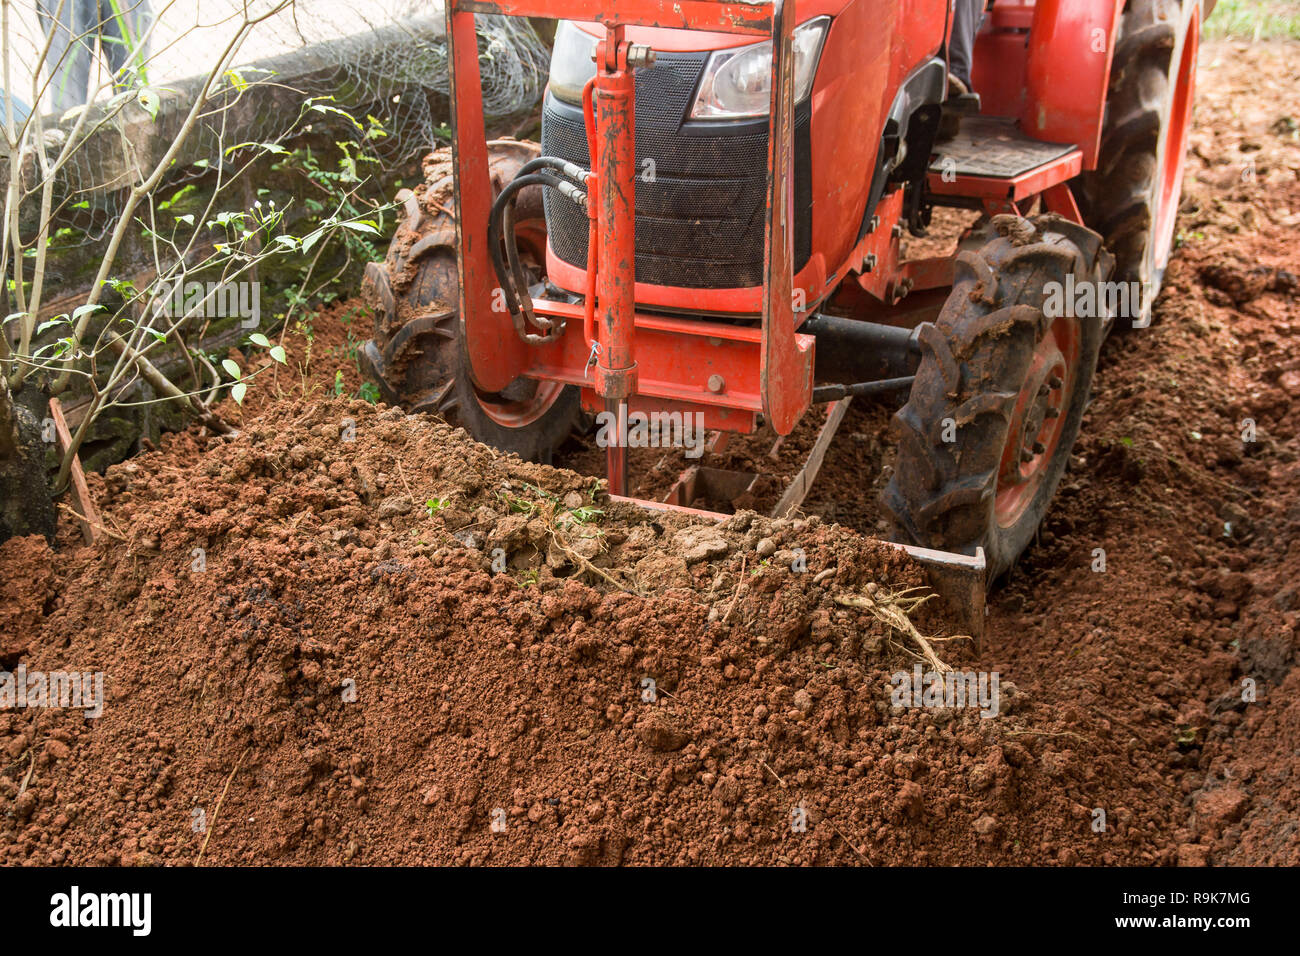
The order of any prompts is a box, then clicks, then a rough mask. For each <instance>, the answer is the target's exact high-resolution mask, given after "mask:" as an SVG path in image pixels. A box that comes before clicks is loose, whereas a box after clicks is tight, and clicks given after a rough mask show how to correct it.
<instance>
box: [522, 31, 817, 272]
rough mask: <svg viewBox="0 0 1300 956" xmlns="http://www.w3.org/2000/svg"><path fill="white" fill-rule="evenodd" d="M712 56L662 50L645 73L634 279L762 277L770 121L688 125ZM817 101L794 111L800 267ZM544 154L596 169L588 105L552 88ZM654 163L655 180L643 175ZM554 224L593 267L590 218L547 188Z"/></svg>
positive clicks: (559, 246) (562, 251)
mask: <svg viewBox="0 0 1300 956" xmlns="http://www.w3.org/2000/svg"><path fill="white" fill-rule="evenodd" d="M706 58H707V54H702V53H675V54H673V53H661V54H659V56H658V58H657V60H656V61H655V65H654V66H653V67H652V68H650V69H648V70H641V71H640V72H638V74H637V85H636V97H637V100H636V102H637V108H636V156H637V170H638V176H637V184H636V279H637V281H638V282H644V283H649V284H651V285H663V286H672V287H676V288H687V289H729V288H745V287H749V286H757V285H762V283H763V219H764V213H765V209H766V203H767V123H768V121H767V117H762V118H759V119H747V120H728V121H715V122H700V121H692V122H684V120H685V117H686V115H687V113H688V112H689V111H690V108H691V104H692V103H693V102H694V99H695V89H696V85H697V82H698V80H699V76H700V73H701V71H702V70H703V68H704V62H705V59H706ZM810 116H811V103H810V101H807V100H805V101H804V103H803V104H801V105H800V106H799V107H797V108H796V110H795V128H794V258H795V262H794V268H795V271H796V272H797V271H798V270H799V269H801V268H803V266H804V265H805V264H806V263H807V262H808V257H809V255H810V254H811V248H812V187H811V181H810V176H809V169H810V168H811V162H810V160H811V152H812V150H811V141H810V136H809V127H810ZM542 151H543V152H544V153H545V154H546V155H548V156H559V157H561V158H563V159H567V160H570V161H572V162H575V163H578V164H579V165H582V166H586V167H590V165H591V164H590V162H589V160H588V157H587V134H586V129H585V126H584V124H583V120H582V109H581V108H580V107H577V106H571V105H569V104H568V103H563V102H561V101H559V100H557V99H555V97H553V96H550V95H549V94H548V95H547V97H546V102H545V104H544V106H543V110H542ZM647 159H650V160H653V161H654V172H655V177H654V180H655V181H654V182H646V181H645V180H644V177H643V176H642V175H641V172H642V171H643V170H645V169H646V164H645V161H646V160H647ZM546 225H547V229H548V231H549V233H550V241H551V247H552V248H553V249H554V250H555V254H556V255H557V256H559V257H560V258H561V259H563V260H564V261H565V262H567V263H569V264H570V265H573V266H577V267H578V268H580V269H585V268H586V265H587V218H586V217H585V216H584V215H583V214H582V213H581V212H579V211H578V209H577V208H576V207H574V206H573V205H572V204H571V203H568V202H565V201H563V200H560V201H558V202H557V201H555V200H554V199H553V198H552V197H551V195H550V194H549V190H548V191H547V196H546Z"/></svg>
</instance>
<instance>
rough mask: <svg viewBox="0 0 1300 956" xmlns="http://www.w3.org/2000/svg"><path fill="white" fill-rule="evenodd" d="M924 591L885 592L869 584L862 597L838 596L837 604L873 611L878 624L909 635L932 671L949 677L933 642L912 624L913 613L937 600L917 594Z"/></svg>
mask: <svg viewBox="0 0 1300 956" xmlns="http://www.w3.org/2000/svg"><path fill="white" fill-rule="evenodd" d="M924 590H926V589H925V588H906V589H904V590H902V591H887V590H883V589H881V588H880V587H879V585H876V584H868V585H867V588H866V590H865V591H864V592H863V593H861V594H838V595H836V596H835V603H836V604H840V605H843V606H845V607H860V608H863V609H864V610H866V611H870V612H871V614H872V616H874V617H875V618H876V619H877V620H880V621H883V622H884V623H886V624H888V625H889V626H890V627H892V628H893V629H894V630H896V631H899V632H900V633H903V634H906V635H907V636H908V637H910V638H911V639H912V640H913V641H915V642H916V645H917V647H919V648H920V649H921V653H922V655H924V657H925V659H926V661H927V662H929V664H930V668H931V669H932V670H933V671H934V672H935V673H937V674H946V673H948V672H949V671H951V670H952V667H950V666H949V665H948V664H945V663H944V662H943V661H941V660H940V659H939V655H938V654H936V653H935V652H934V647H933V646H932V645H931V644H930V638H928V637H926V636H925V635H924V634H922V633H921V632H920V631H919V630H917V628H916V625H915V624H913V623H912V619H911V615H912V614H913V612H915V611H916V609H917V608H918V607H920V606H921V605H922V604H924V603H925V602H926V601H928V600H930V599H931V598H932V597H935V594H934V592H933V591H931V592H929V593H928V594H923V595H916V594H915V593H914V592H916V591H924Z"/></svg>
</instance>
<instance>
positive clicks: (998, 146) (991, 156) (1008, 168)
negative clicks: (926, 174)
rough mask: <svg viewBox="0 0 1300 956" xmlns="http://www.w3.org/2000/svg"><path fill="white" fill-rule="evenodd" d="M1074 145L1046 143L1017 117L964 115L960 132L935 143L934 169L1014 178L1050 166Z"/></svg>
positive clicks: (959, 174) (932, 169) (999, 177)
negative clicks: (1019, 124) (1028, 132)
mask: <svg viewBox="0 0 1300 956" xmlns="http://www.w3.org/2000/svg"><path fill="white" fill-rule="evenodd" d="M1074 149H1075V147H1074V146H1070V145H1062V144H1060V143H1044V142H1043V141H1042V140H1038V139H1031V138H1030V137H1028V136H1026V135H1025V134H1024V133H1022V132H1021V131H1020V130H1019V129H1018V128H1017V127H1016V124H1015V121H1014V120H1010V119H1002V118H1000V117H992V116H963V117H962V120H961V127H960V129H959V130H958V132H957V135H956V136H954V137H953V138H952V139H950V140H948V141H947V142H943V143H939V144H937V145H936V147H935V151H936V153H937V158H936V159H935V161H934V163H933V164H931V166H930V171H931V172H933V173H953V174H956V175H958V176H988V177H990V178H992V179H1014V178H1015V177H1017V176H1021V175H1023V174H1025V173H1027V172H1030V171H1031V170H1034V169H1037V168H1038V167H1040V166H1046V165H1047V164H1048V163H1050V162H1051V161H1052V160H1054V159H1059V158H1060V157H1062V156H1064V155H1065V154H1066V153H1069V152H1071V151H1072V150H1074Z"/></svg>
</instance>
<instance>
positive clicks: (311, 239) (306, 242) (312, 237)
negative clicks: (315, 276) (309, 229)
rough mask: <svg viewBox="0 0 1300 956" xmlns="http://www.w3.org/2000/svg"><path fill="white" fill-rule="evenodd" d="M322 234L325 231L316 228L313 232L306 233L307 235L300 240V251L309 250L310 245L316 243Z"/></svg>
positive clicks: (305, 251)
mask: <svg viewBox="0 0 1300 956" xmlns="http://www.w3.org/2000/svg"><path fill="white" fill-rule="evenodd" d="M324 234H325V233H324V232H323V231H322V230H320V229H317V230H316V231H315V232H313V233H310V234H308V236H307V237H306V238H305V239H303V241H302V251H303V252H304V253H307V252H311V247H312V246H314V245H316V243H318V242H320V237H321V236H323V235H324Z"/></svg>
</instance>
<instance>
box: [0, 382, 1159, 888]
mask: <svg viewBox="0 0 1300 956" xmlns="http://www.w3.org/2000/svg"><path fill="white" fill-rule="evenodd" d="M349 438H350V439H351V440H350V441H348V440H346V439H349ZM202 444H203V443H202V441H201V440H200V439H197V438H196V437H195V436H193V435H183V436H176V437H175V438H172V439H169V440H168V442H167V447H166V448H165V449H164V450H163V451H161V452H158V453H154V454H149V455H145V456H142V457H141V458H138V459H136V460H134V461H131V462H128V463H126V464H123V465H121V466H117V467H114V468H112V469H110V470H109V472H108V474H107V476H106V477H105V478H104V479H102V480H98V479H96V480H95V486H96V487H95V491H96V493H97V495H98V498H99V501H100V502H101V504H102V508H103V513H104V515H105V523H106V526H107V527H109V528H119V529H122V530H123V532H124V533H123V535H122V537H123V540H115V539H112V538H109V539H106V540H105V541H104V542H103V543H101V544H100V545H99V546H98V547H96V548H80V549H75V548H71V547H70V550H69V551H68V552H65V555H64V557H65V559H66V560H65V561H64V562H63V564H62V569H63V573H62V576H61V578H60V580H59V582H58V595H59V596H58V597H55V598H54V599H53V602H52V605H53V606H52V607H50V608H49V614H48V616H47V617H46V618H45V619H44V620H43V621H41V622H40V624H39V625H38V626H37V627H36V628H35V630H34V632H33V633H31V634H30V635H28V638H29V639H28V641H27V643H28V644H29V649H28V652H27V654H26V655H25V656H24V662H25V664H26V666H27V668H28V670H29V671H32V670H37V669H41V670H44V671H51V670H55V669H63V670H75V671H95V670H103V671H105V672H106V698H107V699H106V702H105V706H104V712H103V715H102V716H101V717H99V718H97V719H88V718H86V717H84V716H83V715H81V714H80V713H72V712H68V711H59V710H30V709H29V710H24V711H11V712H6V713H4V714H3V715H0V748H3V752H4V753H5V754H6V757H5V759H6V760H7V763H6V764H5V767H4V773H3V776H0V794H3V796H4V798H5V799H6V801H13V804H12V805H13V807H14V812H13V813H11V814H6V815H5V816H4V817H2V818H0V844H2V845H3V846H4V847H5V848H6V853H7V859H8V860H9V862H22V863H49V862H54V863H59V862H66V861H73V860H77V861H82V860H91V861H99V862H103V863H143V862H188V861H191V860H194V859H195V858H196V857H197V855H198V853H199V852H200V849H201V848H202V847H203V846H204V845H205V843H206V847H207V848H206V850H205V851H204V857H203V858H204V860H206V861H211V862H254V861H266V860H280V861H285V862H296V863H321V862H342V861H347V860H357V861H364V862H486V861H492V862H582V863H595V862H632V863H644V862H687V861H701V862H728V863H740V862H751V863H753V862H790V863H810V862H830V861H837V862H863V861H866V862H872V863H891V862H910V863H914V862H925V861H928V862H946V863H956V862H967V863H973V862H992V861H1004V862H1012V861H1022V862H1031V861H1044V860H1047V861H1055V860H1061V861H1066V862H1074V861H1101V860H1115V861H1121V860H1122V861H1145V862H1156V861H1159V860H1161V859H1168V858H1169V852H1168V851H1162V850H1161V849H1160V847H1159V846H1158V842H1157V835H1158V834H1159V833H1160V832H1161V831H1163V830H1164V829H1166V828H1167V826H1168V822H1169V819H1168V818H1169V814H1170V812H1171V807H1170V806H1169V805H1168V803H1167V802H1165V803H1162V802H1161V801H1159V800H1153V799H1151V794H1152V792H1153V791H1155V790H1157V788H1158V784H1159V781H1158V780H1156V779H1154V778H1153V777H1151V776H1150V774H1149V773H1146V772H1144V771H1143V770H1142V769H1141V768H1140V767H1139V768H1136V769H1135V768H1134V766H1133V765H1132V763H1131V757H1130V754H1129V752H1128V749H1127V746H1126V741H1125V735H1124V734H1123V733H1122V732H1119V731H1116V730H1115V729H1114V728H1113V727H1111V726H1109V725H1107V724H1106V723H1105V722H1104V721H1098V720H1094V719H1090V718H1089V717H1087V716H1086V715H1084V714H1081V713H1074V712H1072V711H1061V710H1058V709H1053V708H1045V707H1042V706H1040V705H1037V704H1036V703H1034V702H1033V700H1032V699H1030V698H1029V697H1028V695H1025V694H1023V693H1020V692H1017V690H1016V689H1015V687H1014V686H1013V685H1012V684H1011V682H1010V681H1007V680H1005V679H1004V681H1003V683H1002V687H1001V702H1000V703H1001V712H1000V715H999V716H998V717H996V718H992V719H984V718H981V717H980V716H979V715H978V713H977V712H976V711H974V710H970V709H966V710H955V709H954V710H924V711H922V710H901V709H895V708H892V707H891V702H890V698H889V693H890V683H889V677H890V675H891V674H892V673H893V672H895V671H898V670H900V669H910V667H911V663H912V657H911V656H910V655H909V654H908V652H907V651H905V650H904V642H903V639H902V638H901V637H899V636H898V635H895V634H892V633H891V632H890V631H889V629H887V628H886V627H885V626H884V625H882V624H881V623H879V622H878V621H877V620H876V619H875V618H874V617H872V616H870V615H868V614H866V613H865V612H863V611H861V610H858V609H852V608H847V607H841V606H839V605H837V604H836V603H835V602H834V597H835V596H836V595H837V594H844V593H860V592H862V591H863V590H865V589H867V588H868V586H870V588H871V589H873V590H875V593H876V594H877V595H878V596H883V595H884V594H885V593H887V592H888V591H889V590H892V589H899V588H905V587H909V586H913V585H915V584H917V583H919V581H920V577H919V575H918V572H917V570H916V569H915V568H914V567H913V566H911V564H910V562H909V561H908V560H907V559H906V558H905V557H904V556H903V555H901V554H900V553H899V552H897V551H895V550H894V549H892V548H887V547H884V546H875V545H871V544H869V543H868V542H865V541H864V540H863V539H860V538H858V537H857V536H856V535H853V534H852V533H850V532H847V531H844V530H843V529H840V528H836V527H831V526H827V525H825V524H823V523H822V522H820V521H819V520H818V519H817V518H808V519H806V520H796V521H768V520H767V519H763V518H759V517H756V516H755V515H753V514H752V513H742V514H740V515H737V516H735V517H733V518H731V519H729V520H728V521H726V522H725V523H723V524H722V525H720V526H715V525H712V524H709V523H700V522H698V521H697V520H694V519H691V520H688V519H686V518H684V517H682V516H679V515H655V514H652V513H646V512H643V511H641V510H640V509H632V508H629V507H628V506H622V505H613V504H611V503H610V502H608V501H607V500H606V499H605V498H604V497H603V495H602V494H601V493H600V492H599V490H598V489H596V495H595V497H594V498H593V496H592V492H593V490H594V489H593V485H592V482H591V481H590V479H586V478H583V477H581V476H579V475H576V474H574V473H571V472H565V471H560V470H556V469H552V468H548V467H545V466H537V465H529V464H524V463H521V462H520V461H519V460H518V459H515V458H512V457H506V456H501V455H498V454H496V453H494V452H493V451H491V450H489V449H487V448H484V447H483V446H480V445H477V444H474V443H472V442H469V441H467V440H466V439H465V437H464V435H463V433H460V432H459V431H453V430H452V429H451V428H450V427H449V426H447V425H444V424H442V423H439V422H436V421H432V420H429V419H423V418H408V417H406V416H404V415H403V414H402V413H401V412H400V411H396V410H388V411H382V410H376V409H374V408H372V407H371V406H368V405H366V404H365V403H362V402H351V403H347V402H343V401H317V402H315V403H313V404H310V405H308V404H306V403H288V404H279V405H275V406H273V407H271V408H270V409H268V410H267V411H266V413H265V414H264V416H262V417H261V418H257V419H252V420H250V421H247V422H246V423H245V427H244V430H243V433H242V434H241V435H240V436H239V438H238V439H236V440H234V441H230V442H222V443H213V444H211V445H208V446H207V447H201V445H202ZM429 502H433V504H432V506H430V505H429ZM593 509H595V510H593ZM64 543H65V545H67V546H71V545H72V544H73V543H74V541H73V540H72V539H69V540H68V541H66V542H64ZM497 548H499V549H501V551H500V552H497V553H496V554H495V555H494V551H495V549H497ZM796 548H798V549H801V550H802V554H803V557H804V560H805V561H806V568H807V570H806V571H805V572H803V573H799V572H798V571H797V570H792V569H791V565H792V564H793V563H795V562H796V559H797V558H798V552H796V551H795V550H794V549H796ZM16 550H20V549H19V548H18V547H17V546H15V548H13V549H8V550H7V551H6V556H7V555H8V551H16ZM502 554H504V555H505V556H506V557H507V560H508V564H507V565H506V566H505V568H504V570H499V571H494V569H493V558H494V556H496V557H500V556H501V555H502ZM497 567H498V568H501V565H500V564H498V565H497ZM12 570H14V569H13V568H12V566H10V567H6V568H5V569H4V573H6V574H9V573H10V572H11V571H12ZM921 623H922V625H923V626H925V627H935V626H937V622H935V621H933V620H922V622H921ZM944 653H945V654H946V655H949V656H951V657H953V658H954V659H960V658H962V657H963V656H968V654H969V652H965V651H963V650H962V649H961V647H960V645H957V644H952V645H945V646H944ZM648 680H652V681H653V682H654V683H653V686H651V685H650V684H649V683H648ZM1102 789H1109V790H1111V791H1112V792H1114V791H1116V790H1118V791H1120V792H1124V793H1125V794H1126V797H1125V799H1124V803H1125V805H1126V806H1127V807H1130V808H1131V809H1130V810H1128V811H1126V812H1125V813H1122V814H1120V815H1119V816H1118V818H1117V819H1116V820H1115V822H1114V823H1112V829H1113V830H1116V831H1117V832H1118V833H1122V834H1124V837H1123V839H1120V840H1113V841H1104V840H1097V839H1094V838H1093V837H1092V835H1091V831H1090V821H1091V810H1092V808H1093V807H1094V806H1096V805H1097V803H1098V793H1099V791H1100V790H1102ZM20 790H21V795H20V794H19V791H20ZM196 821H200V822H201V823H203V824H205V825H206V830H205V829H204V826H199V825H197V824H196ZM799 821H803V825H802V826H800V825H798V823H799ZM494 825H495V827H496V829H495V830H494ZM502 828H503V829H502ZM1162 852H1163V855H1162Z"/></svg>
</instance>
